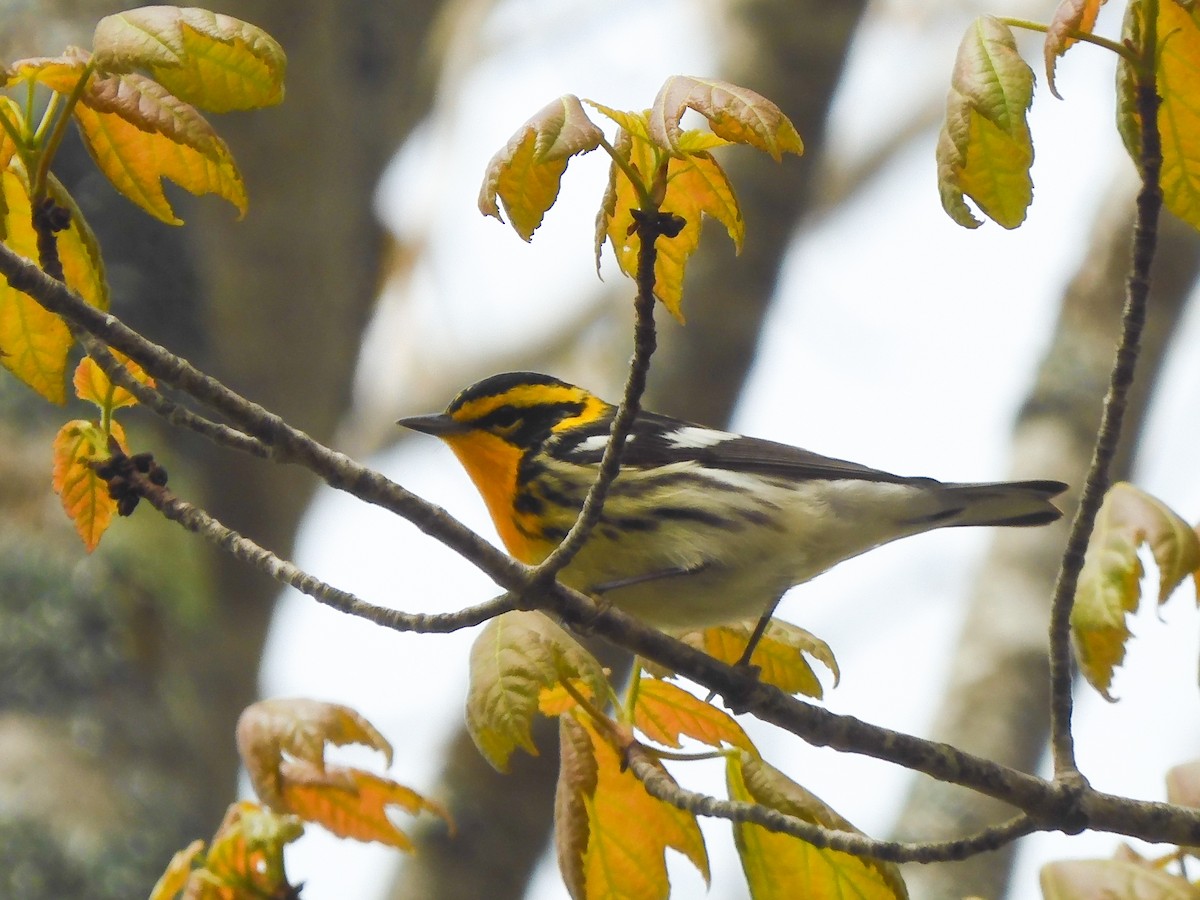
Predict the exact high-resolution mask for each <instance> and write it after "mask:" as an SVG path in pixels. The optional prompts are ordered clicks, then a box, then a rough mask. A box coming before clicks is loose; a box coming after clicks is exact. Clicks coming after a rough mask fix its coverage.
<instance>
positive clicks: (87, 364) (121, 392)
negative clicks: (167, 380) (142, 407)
mask: <svg viewBox="0 0 1200 900" xmlns="http://www.w3.org/2000/svg"><path fill="white" fill-rule="evenodd" d="M109 352H110V353H112V355H113V356H115V357H116V358H117V360H119V361H120V362H121V364H122V365H123V366H124V367H125V370H126V371H127V372H128V373H129V374H130V375H131V376H132V377H133V378H134V379H135V380H137V381H139V382H141V383H142V384H145V385H149V386H150V387H154V379H153V378H151V377H150V376H149V375H147V374H146V370H145V369H143V368H142V367H141V366H139V365H138V364H137V363H135V362H134V361H133V360H131V359H130V358H129V357H127V356H126V355H125V354H124V353H121V352H120V351H119V350H110V351H109ZM72 383H73V384H74V386H75V396H77V397H78V398H79V399H80V400H86V401H87V402H88V403H94V404H95V405H96V406H98V407H99V408H100V412H101V414H102V415H105V416H108V415H111V414H112V412H113V410H116V409H121V408H122V407H125V406H135V405H136V404H137V402H138V401H137V398H136V397H134V396H133V394H131V393H129V391H127V390H125V388H123V387H117V386H116V385H114V384H113V383H112V382H111V381H109V378H108V375H106V374H105V373H104V370H103V369H101V368H100V366H99V365H97V363H96V361H95V360H94V359H92V358H91V357H90V356H85V357H84V358H83V359H81V360H80V361H79V365H78V366H76V367H75V377H74V379H73V381H72Z"/></svg>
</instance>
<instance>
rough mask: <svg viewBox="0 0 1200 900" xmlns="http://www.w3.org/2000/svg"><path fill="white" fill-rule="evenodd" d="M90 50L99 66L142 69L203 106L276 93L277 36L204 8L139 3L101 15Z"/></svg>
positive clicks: (279, 80) (256, 102) (234, 104)
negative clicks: (130, 7) (123, 9)
mask: <svg viewBox="0 0 1200 900" xmlns="http://www.w3.org/2000/svg"><path fill="white" fill-rule="evenodd" d="M93 51H94V53H95V62H96V65H97V67H98V68H99V69H100V70H102V71H106V72H128V71H131V70H132V69H145V70H147V71H148V72H150V73H151V74H152V75H153V76H154V78H155V80H156V81H158V82H159V83H160V84H162V85H163V86H164V87H165V88H167V90H169V91H170V92H171V93H173V94H175V95H176V96H178V97H180V98H182V99H183V100H185V101H187V102H188V103H191V104H193V105H195V106H198V107H200V108H201V109H207V110H209V111H211V112H230V111H232V110H238V109H256V108H258V107H262V106H273V105H275V104H277V103H280V102H282V100H283V93H284V88H283V79H284V75H285V73H286V71H287V57H286V56H285V55H284V52H283V48H281V47H280V46H279V44H278V42H277V41H276V40H275V39H274V38H273V37H271V36H270V35H269V34H267V33H266V32H265V31H263V30H262V29H261V28H258V27H257V26H255V25H251V24H249V23H248V22H243V21H241V20H240V19H235V18H232V17H231V16H225V15H221V14H220V13H214V12H210V11H208V10H207V9H196V8H190V9H185V8H180V7H175V6H144V7H141V8H140V9H131V10H126V11H125V12H122V13H117V14H116V15H112V16H105V17H104V18H103V19H101V20H100V22H99V23H98V24H97V25H96V32H95V35H94V37H93Z"/></svg>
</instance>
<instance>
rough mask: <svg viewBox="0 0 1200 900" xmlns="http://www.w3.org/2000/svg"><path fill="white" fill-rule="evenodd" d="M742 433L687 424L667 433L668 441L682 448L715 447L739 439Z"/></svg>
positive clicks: (673, 445)
mask: <svg viewBox="0 0 1200 900" xmlns="http://www.w3.org/2000/svg"><path fill="white" fill-rule="evenodd" d="M739 437H741V435H738V434H732V433H731V432H728V431H714V430H713V429H711V428H700V427H699V426H697V425H686V426H684V427H683V428H679V429H676V430H675V431H672V432H671V433H670V434H668V435H666V439H667V443H669V444H670V445H671V446H672V447H676V448H678V449H680V450H682V449H685V448H691V449H697V448H700V447H715V446H716V445H717V444H723V443H725V442H726V441H733V440H737V439H738V438H739Z"/></svg>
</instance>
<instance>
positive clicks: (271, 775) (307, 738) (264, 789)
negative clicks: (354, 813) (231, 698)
mask: <svg viewBox="0 0 1200 900" xmlns="http://www.w3.org/2000/svg"><path fill="white" fill-rule="evenodd" d="M326 744H333V745H334V746H337V747H342V746H345V745H347V744H361V745H363V746H365V747H370V748H371V749H372V750H378V751H379V752H381V753H382V754H383V755H384V756H385V757H386V758H387V764H388V765H389V766H390V765H391V764H392V745H391V744H389V743H388V741H387V739H386V738H385V737H384V736H383V735H382V734H380V733H379V732H378V731H377V730H376V728H375V726H374V725H372V724H371V723H370V722H368V721H367V720H366V719H365V718H363V717H362V716H361V715H359V714H358V712H356V711H355V710H353V709H351V708H350V707H348V706H342V705H341V704H337V703H322V702H320V701H318V700H308V699H304V698H292V699H272V700H260V701H258V702H257V703H252V704H250V705H249V706H247V707H246V708H245V709H244V710H243V711H242V714H241V716H239V717H238V723H237V747H238V754H239V755H240V756H241V758H242V763H243V764H244V765H245V766H246V772H247V774H248V775H249V776H250V783H251V784H252V785H253V786H254V792H255V793H256V794H258V796H259V797H260V798H261V799H262V800H263V802H264V803H266V804H267V805H269V806H272V807H275V808H276V809H280V810H284V811H286V810H287V803H286V801H285V800H284V798H283V794H282V791H281V787H280V780H281V776H280V764H281V763H282V762H283V760H284V758H285V757H289V758H292V759H297V760H301V761H304V762H307V763H311V764H312V765H313V766H315V767H316V768H317V769H322V768H323V767H324V765H325V745H326Z"/></svg>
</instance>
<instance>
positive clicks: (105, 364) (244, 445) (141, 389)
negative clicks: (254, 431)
mask: <svg viewBox="0 0 1200 900" xmlns="http://www.w3.org/2000/svg"><path fill="white" fill-rule="evenodd" d="M71 334H72V335H73V336H74V338H75V340H77V341H79V343H80V345H81V346H82V347H83V349H84V351H85V352H86V353H87V355H88V356H90V357H91V358H92V359H94V360H95V361H96V365H98V366H99V367H100V369H101V371H103V372H104V374H105V375H107V376H108V379H109V381H111V382H112V383H113V384H115V385H117V386H118V387H121V388H124V389H125V390H127V391H129V393H131V394H133V396H134V397H136V398H137V400H138V402H139V403H141V404H142V405H143V406H144V407H146V408H147V409H149V410H151V411H152V412H154V413H155V414H157V415H159V416H161V417H162V418H163V419H165V420H166V421H167V423H168V424H170V425H177V426H180V427H182V428H187V429H188V430H190V431H194V432H196V433H197V434H199V435H201V436H203V437H206V438H208V439H209V440H210V441H212V442H213V443H214V444H217V445H218V446H221V447H229V448H230V449H233V450H238V451H241V452H242V453H248V454H249V455H251V456H256V457H258V458H260V459H266V458H267V457H269V456H270V455H271V450H270V448H269V447H267V445H266V444H264V443H263V442H262V441H260V440H258V438H253V437H250V436H249V435H247V434H244V433H243V432H241V431H238V430H237V429H236V428H230V427H229V426H228V425H222V424H221V423H220V422H214V421H212V420H211V419H206V418H204V417H203V416H198V415H196V414H195V413H194V412H192V411H191V410H189V409H187V408H186V407H184V406H181V405H180V404H178V403H176V402H174V401H173V400H169V399H167V398H166V397H164V396H163V395H162V394H161V393H160V392H159V391H157V390H155V389H154V388H152V387H150V385H148V384H143V383H142V382H140V381H138V380H137V379H136V378H134V377H133V376H132V375H131V374H129V370H128V369H126V368H125V367H124V366H123V365H121V362H120V360H118V359H117V358H116V357H115V356H113V355H112V352H111V351H110V350H109V349H108V348H107V347H106V346H105V345H104V344H103V343H102V342H101V341H99V340H97V339H96V338H94V337H92V336H91V335H90V334H88V333H87V332H86V331H84V330H83V329H82V328H79V327H77V326H76V327H72V328H71Z"/></svg>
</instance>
